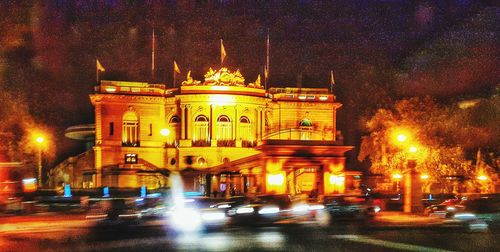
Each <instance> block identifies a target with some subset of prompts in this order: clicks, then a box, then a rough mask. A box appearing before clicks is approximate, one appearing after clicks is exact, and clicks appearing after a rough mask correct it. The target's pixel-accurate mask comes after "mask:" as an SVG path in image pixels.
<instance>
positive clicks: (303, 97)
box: [299, 95, 307, 100]
mask: <svg viewBox="0 0 500 252" xmlns="http://www.w3.org/2000/svg"><path fill="white" fill-rule="evenodd" d="M306 98H307V96H305V95H299V99H300V100H305V99H306Z"/></svg>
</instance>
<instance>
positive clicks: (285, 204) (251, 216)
mask: <svg viewBox="0 0 500 252" xmlns="http://www.w3.org/2000/svg"><path fill="white" fill-rule="evenodd" d="M227 214H228V216H230V217H231V222H232V223H233V224H236V225H249V224H250V225H254V224H257V225H262V224H273V223H276V222H278V221H283V220H293V219H297V218H305V217H307V216H308V214H309V205H308V204H306V203H305V202H303V201H294V200H292V197H291V195H289V194H272V195H271V194H269V195H259V196H257V197H256V198H255V199H253V200H251V202H250V203H248V204H242V205H239V206H237V207H235V208H232V209H230V210H228V211H227Z"/></svg>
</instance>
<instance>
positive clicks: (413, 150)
mask: <svg viewBox="0 0 500 252" xmlns="http://www.w3.org/2000/svg"><path fill="white" fill-rule="evenodd" d="M417 150H418V149H417V147H415V146H410V152H411V153H415V152H417Z"/></svg>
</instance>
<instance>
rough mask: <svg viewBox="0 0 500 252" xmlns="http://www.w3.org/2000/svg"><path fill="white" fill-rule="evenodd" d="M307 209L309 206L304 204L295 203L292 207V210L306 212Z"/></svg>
mask: <svg viewBox="0 0 500 252" xmlns="http://www.w3.org/2000/svg"><path fill="white" fill-rule="evenodd" d="M307 210H309V206H308V205H306V204H300V205H296V206H294V207H293V208H292V211H294V212H307Z"/></svg>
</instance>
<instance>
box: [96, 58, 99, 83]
mask: <svg viewBox="0 0 500 252" xmlns="http://www.w3.org/2000/svg"><path fill="white" fill-rule="evenodd" d="M95 63H96V65H95V81H96V83H97V85H99V67H97V59H96V60H95Z"/></svg>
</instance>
